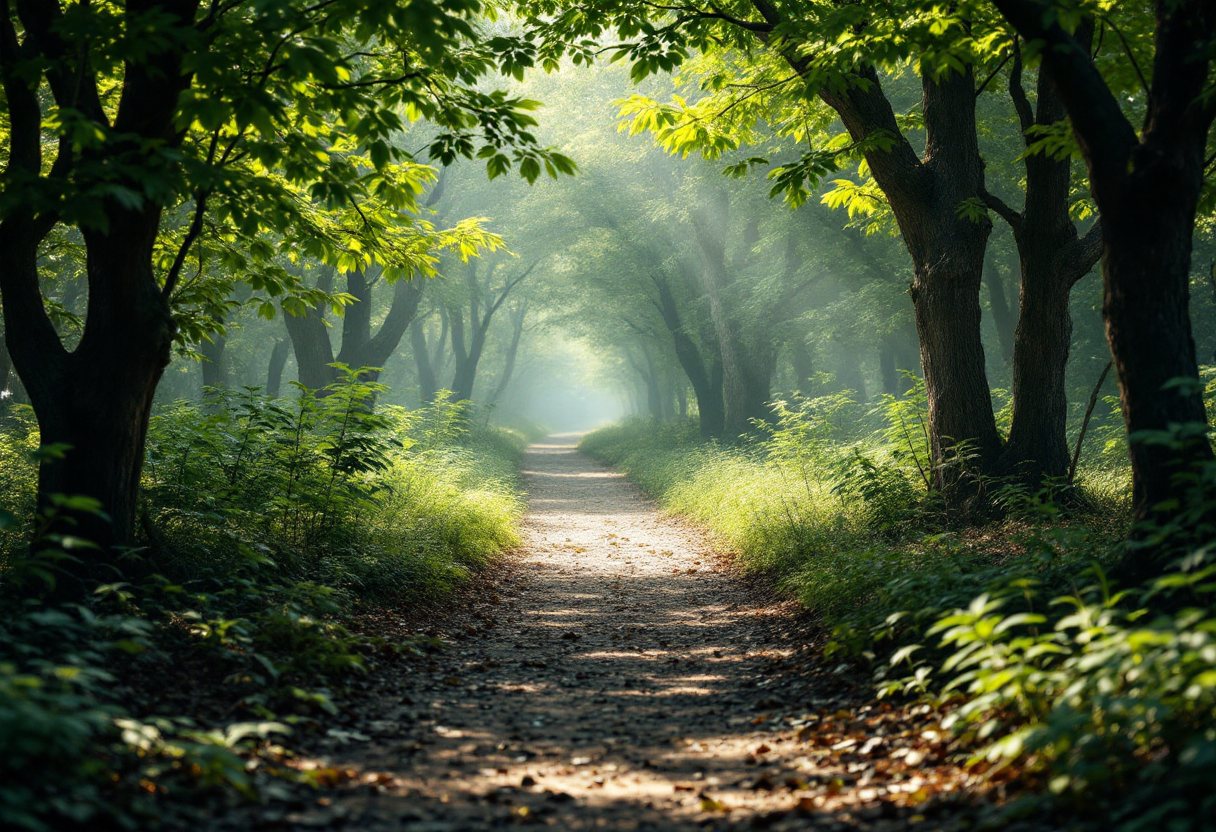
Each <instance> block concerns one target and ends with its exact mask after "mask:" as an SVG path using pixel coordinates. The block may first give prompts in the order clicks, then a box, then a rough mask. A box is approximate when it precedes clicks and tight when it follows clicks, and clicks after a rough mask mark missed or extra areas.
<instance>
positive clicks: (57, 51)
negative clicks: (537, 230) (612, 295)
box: [0, 0, 572, 574]
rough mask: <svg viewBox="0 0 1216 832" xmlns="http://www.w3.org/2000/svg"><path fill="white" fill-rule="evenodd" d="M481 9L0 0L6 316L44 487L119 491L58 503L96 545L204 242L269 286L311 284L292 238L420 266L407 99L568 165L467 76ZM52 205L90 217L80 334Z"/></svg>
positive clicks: (503, 165) (455, 146)
mask: <svg viewBox="0 0 1216 832" xmlns="http://www.w3.org/2000/svg"><path fill="white" fill-rule="evenodd" d="M478 10H479V6H478V5H477V4H475V3H456V4H448V5H445V6H443V7H440V6H436V5H432V4H426V3H424V4H422V5H419V4H416V3H414V4H410V5H409V8H408V9H407V8H406V6H405V5H404V4H399V3H391V2H390V3H369V2H366V1H365V0H338V2H328V3H320V4H300V3H295V2H290V1H289V0H271V2H259V3H247V2H235V3H227V4H222V5H215V4H212V5H206V4H200V3H198V2H197V0H172V2H151V0H137V1H136V2H129V3H126V4H121V5H118V6H115V5H106V4H89V3H80V4H67V5H64V4H61V3H59V2H58V1H57V0H21V1H20V2H17V3H12V4H10V3H5V4H4V5H3V7H2V8H0V84H2V86H3V93H4V104H5V108H6V111H7V116H8V120H7V125H6V126H7V133H6V135H5V137H4V138H5V148H4V154H3V155H4V160H5V165H4V171H3V174H2V176H0V185H2V189H3V197H2V198H0V250H3V251H4V252H5V257H4V259H3V262H0V296H2V298H3V312H4V316H5V339H6V343H7V345H8V349H9V353H10V355H11V357H12V361H13V366H14V368H15V369H16V371H17V373H18V374H19V375H20V377H21V379H22V381H23V383H24V385H25V389H26V390H27V391H28V393H29V397H30V400H31V402H32V404H33V407H34V411H35V413H36V415H37V417H38V422H39V426H40V429H41V435H42V440H43V442H44V443H46V444H48V445H53V446H56V447H58V448H59V449H60V450H62V451H63V456H62V458H61V459H55V460H54V461H53V462H52V461H49V460H51V458H52V457H51V456H48V457H47V459H48V462H46V463H44V464H43V466H42V469H41V471H40V481H39V494H40V498H41V500H42V503H43V505H44V506H45V505H47V501H48V500H49V497H50V495H52V494H70V495H79V496H84V497H91V498H94V499H95V500H97V501H98V504H99V505H100V506H101V507H103V508H104V511H105V512H106V514H105V515H100V514H96V513H92V512H83V513H79V514H78V515H76V516H73V517H70V518H64V526H63V529H62V530H68V531H70V533H71V534H73V535H75V536H78V537H84V538H88V539H91V540H93V541H95V542H97V543H99V544H101V546H102V549H101V550H100V551H101V552H102V553H103V554H99V555H95V556H91V559H92V560H93V561H95V562H96V561H102V562H104V561H108V560H109V555H108V554H104V553H105V551H106V549H107V548H108V547H109V546H110V545H111V544H130V543H133V542H134V540H133V530H134V517H135V503H136V496H137V492H138V488H139V478H140V471H141V468H142V463H143V449H144V442H145V436H146V432H147V424H148V414H149V409H150V407H151V404H152V398H153V394H154V392H155V390H156V387H157V383H158V382H159V380H160V377H161V374H162V373H163V371H164V369H165V366H166V364H167V363H168V361H169V356H170V350H171V347H172V345H173V343H174V341H175V339H176V338H178V337H179V334H180V333H181V332H182V331H183V329H181V328H179V324H180V323H181V321H180V320H179V319H178V318H177V317H176V316H177V314H178V312H179V310H180V309H181V306H182V304H185V303H189V302H191V298H194V299H198V298H197V295H195V294H194V293H195V292H196V291H197V289H198V286H200V285H207V284H206V282H205V281H204V282H203V283H202V284H196V283H195V282H194V281H193V279H190V278H188V277H187V276H188V275H189V274H192V271H191V269H194V268H195V259H196V258H197V263H198V265H197V268H198V270H199V272H200V273H202V272H204V271H205V270H206V268H207V262H206V259H205V258H204V255H203V252H204V251H206V252H207V253H208V257H209V258H211V259H213V260H214V261H216V262H220V263H222V265H223V267H224V269H223V270H224V272H225V274H226V275H227V276H228V277H229V279H233V276H234V275H235V276H237V277H239V278H241V279H244V280H247V281H248V282H249V283H250V285H251V286H252V287H253V289H254V290H255V291H257V292H260V293H262V294H263V295H264V296H273V295H283V294H288V293H291V292H293V291H294V290H295V289H296V285H295V284H294V282H293V281H292V279H291V276H290V273H288V272H286V271H285V270H283V269H282V268H281V267H279V266H277V265H276V262H275V257H276V256H277V255H278V254H279V253H280V252H279V250H278V249H281V250H282V251H284V252H286V257H287V258H288V259H292V260H294V259H298V258H300V257H309V258H313V259H316V260H320V261H323V262H326V263H329V264H330V265H333V266H335V267H337V268H339V269H341V270H342V271H344V272H350V271H357V270H359V269H361V268H367V267H369V266H371V265H372V264H373V263H379V264H380V265H381V267H382V268H384V270H385V272H386V274H388V275H389V276H396V275H407V274H410V273H414V272H418V271H424V270H425V269H426V266H427V263H428V262H429V254H428V252H429V251H430V250H431V249H432V248H433V247H434V246H435V245H436V244H437V241H436V240H435V239H434V237H433V236H432V234H431V229H429V228H427V227H426V226H425V225H422V224H419V223H416V222H410V221H408V220H406V219H404V215H403V211H406V210H408V209H409V208H410V207H411V206H412V205H413V204H414V199H415V193H416V191H417V190H418V189H417V185H418V182H419V180H420V179H425V177H426V176H428V175H429V172H428V170H427V169H425V168H421V167H419V166H417V165H411V164H410V162H409V160H408V157H407V156H406V155H405V154H404V153H403V152H401V151H399V150H397V149H395V148H394V146H393V143H392V141H393V136H394V134H395V133H396V132H397V131H399V130H400V129H401V126H402V120H401V115H400V113H401V111H402V110H403V109H404V108H406V107H408V108H410V109H411V111H412V112H414V113H416V114H417V115H419V116H421V117H427V118H431V119H433V120H434V121H435V122H437V123H439V124H441V125H442V127H441V128H440V133H439V134H438V135H437V136H436V137H435V139H434V140H433V141H432V143H431V148H430V151H429V152H430V156H431V157H432V158H435V159H438V160H440V161H442V162H445V163H446V162H449V161H451V160H453V159H454V158H456V157H457V156H461V155H467V156H471V155H473V154H474V153H475V152H477V151H478V149H479V147H480V148H483V149H484V150H485V152H484V154H483V155H484V156H486V157H487V163H488V167H489V169H490V172H491V173H492V174H498V173H502V172H504V171H506V170H507V169H509V168H510V167H512V165H516V166H518V168H519V170H520V172H521V173H522V174H523V175H524V176H525V177H527V178H529V179H534V178H535V177H536V176H537V175H539V174H540V173H541V172H542V171H543V170H548V171H549V172H550V173H551V174H552V175H557V174H558V173H559V172H562V171H565V172H569V171H571V170H572V166H571V164H570V162H569V160H567V159H566V158H565V157H563V156H561V155H560V154H555V153H552V152H550V151H547V150H545V149H543V148H541V147H539V146H538V145H537V144H536V141H535V138H534V137H533V136H532V135H531V134H530V133H529V132H528V129H527V128H528V127H529V126H530V125H531V124H533V123H534V122H533V120H532V119H531V117H530V116H528V115H527V114H526V112H525V110H526V109H527V108H528V107H530V106H531V104H530V103H529V102H526V101H522V100H520V99H516V98H511V97H510V96H506V95H502V94H492V93H489V92H485V91H483V90H480V89H475V88H474V87H473V86H472V84H473V83H475V79H476V77H477V76H478V75H480V74H482V73H483V72H485V71H486V70H488V69H489V68H490V67H491V66H493V65H494V63H495V56H494V54H492V53H491V52H490V51H488V50H487V49H485V48H484V47H483V46H482V45H481V44H480V43H479V42H478V41H477V40H476V36H475V34H476V33H475V31H474V28H473V26H472V24H471V22H470V20H471V18H473V17H474V16H475V15H476V14H477V13H478ZM403 60H404V64H405V65H406V66H407V67H408V70H407V71H405V72H403V71H402V65H403V63H402V62H403ZM59 226H64V227H70V228H73V229H75V230H76V231H77V232H79V235H80V238H81V239H82V241H83V249H84V252H85V259H86V260H87V267H86V273H87V280H88V287H89V292H88V312H87V316H86V319H85V322H84V329H83V333H82V335H81V337H80V341H79V344H78V345H77V346H76V347H75V348H74V349H72V350H71V351H69V350H68V349H67V348H66V347H65V346H64V343H63V341H62V340H61V339H60V337H59V335H58V334H57V332H56V330H55V327H54V326H53V323H52V321H51V319H50V318H49V317H48V313H47V309H46V307H45V306H44V303H43V297H42V294H41V288H40V283H39V278H40V274H39V255H40V246H41V245H42V243H43V241H44V240H46V239H47V237H48V235H49V234H50V233H51V232H52V230H53V229H55V228H56V227H59ZM272 241H273V242H272ZM188 266H189V268H188ZM221 283H222V282H221ZM213 288H214V291H215V292H217V293H222V292H223V287H222V285H216V286H214V287H213ZM267 303H268V301H267ZM191 334H197V333H191ZM82 571H83V573H87V574H97V572H96V570H95V569H94V567H93V566H92V565H85V566H84V567H82Z"/></svg>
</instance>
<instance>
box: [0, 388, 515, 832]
mask: <svg viewBox="0 0 1216 832" xmlns="http://www.w3.org/2000/svg"><path fill="white" fill-rule="evenodd" d="M383 392H384V389H383V386H382V385H377V384H374V383H368V382H365V381H361V380H360V379H359V373H358V372H356V371H349V370H348V371H345V373H344V377H343V378H342V379H340V380H339V381H338V382H335V383H334V384H333V385H331V386H330V387H329V388H326V389H324V390H321V391H309V390H306V389H298V390H294V391H293V393H294V395H293V396H290V397H285V398H282V399H272V398H270V397H268V396H266V395H264V394H262V393H261V392H259V391H257V390H256V389H246V390H241V391H235V392H223V393H220V392H216V393H214V394H212V395H210V396H209V397H207V398H206V399H205V400H204V401H203V402H201V403H200V402H193V403H191V402H176V403H170V404H167V405H165V406H164V407H162V408H161V409H159V411H158V412H157V413H156V414H155V415H154V416H153V420H152V427H151V432H150V438H149V464H148V466H147V468H146V469H145V483H144V492H143V493H144V497H143V504H142V509H141V516H142V526H143V529H144V531H145V534H146V538H145V539H144V540H143V541H142V544H143V545H141V546H140V547H138V548H136V549H133V550H131V551H130V552H129V553H128V555H127V557H126V558H125V559H124V560H123V561H122V562H121V563H120V564H119V565H118V566H119V567H120V568H121V569H122V574H121V575H117V574H116V576H115V581H114V582H112V583H109V584H102V585H100V586H98V587H97V588H96V589H95V590H94V592H93V597H92V598H91V599H89V600H87V601H85V602H83V603H75V604H60V603H55V601H54V593H53V590H52V592H51V594H50V595H49V596H47V600H45V601H43V602H37V601H33V600H26V601H25V602H24V603H22V602H21V601H20V600H18V599H19V597H20V595H22V594H25V595H26V597H27V598H28V597H30V595H31V593H32V592H36V590H38V589H39V588H43V589H45V588H47V587H46V586H43V585H44V584H48V583H51V582H54V581H57V580H62V579H63V578H64V573H63V572H62V570H61V569H60V568H59V563H60V562H62V559H64V558H67V557H71V553H72V552H73V551H74V548H75V546H78V545H83V544H81V543H79V542H73V541H71V540H68V539H65V538H62V537H60V538H55V537H53V536H52V535H50V534H44V535H42V537H41V538H39V539H38V541H39V542H38V543H37V545H36V547H35V551H34V553H33V554H32V555H31V554H27V551H28V550H27V549H26V548H25V547H24V546H23V545H22V543H23V540H25V539H28V534H29V529H28V527H26V528H22V527H23V526H26V525H27V524H28V523H29V522H33V523H35V524H39V525H41V526H45V527H49V523H48V522H47V520H46V519H45V518H42V517H39V518H36V519H33V520H32V521H31V520H28V519H27V518H29V517H30V512H29V510H30V509H31V508H32V505H33V504H32V493H31V491H30V489H31V487H32V485H33V465H34V460H33V458H32V455H31V453H30V452H31V450H32V449H35V448H37V447H38V440H37V436H36V433H35V431H34V429H33V428H32V426H30V425H29V424H28V423H26V422H25V421H23V416H22V412H21V411H20V410H18V411H17V412H16V413H14V414H13V415H11V416H10V417H9V418H10V419H12V420H15V424H19V425H24V427H25V430H26V433H24V434H23V433H22V430H21V429H18V428H13V429H11V430H9V431H8V432H7V433H6V437H8V442H7V443H6V444H5V445H4V454H5V458H6V462H8V463H9V465H8V466H6V468H5V471H6V476H7V477H8V478H9V480H8V482H7V483H6V484H7V485H8V487H9V488H8V490H6V492H5V493H6V494H10V495H14V496H16V497H17V498H18V502H19V503H23V504H24V508H25V509H26V511H25V513H24V514H21V513H18V512H10V513H8V514H6V515H4V520H5V534H6V535H7V537H6V540H5V543H6V548H5V550H4V553H5V554H4V557H5V559H6V568H5V570H4V585H3V589H4V592H5V595H6V598H7V599H8V600H7V601H6V606H5V613H4V616H3V624H2V626H3V630H4V639H3V641H4V646H3V648H0V649H2V651H3V654H2V656H3V657H2V659H0V687H2V688H3V696H2V697H0V748H2V749H3V759H4V763H3V766H4V777H3V779H4V786H3V787H2V789H3V794H2V795H0V797H2V798H3V799H0V821H3V823H4V824H5V825H6V826H12V827H14V828H21V829H53V828H59V826H60V825H61V824H65V823H68V822H74V823H79V824H82V825H96V824H106V823H118V824H119V825H128V824H132V823H137V822H144V821H151V820H153V819H154V818H155V817H156V816H157V815H158V814H159V813H161V812H163V811H164V810H163V806H162V804H163V800H159V801H158V800H157V799H156V798H157V797H158V796H161V797H163V796H164V795H166V794H173V795H174V796H175V798H177V799H176V800H175V802H174V807H175V811H182V810H183V809H184V808H185V807H187V806H188V805H189V801H188V800H187V801H186V802H184V803H183V802H181V801H182V799H183V796H184V795H189V794H200V793H205V791H206V789H207V788H208V787H216V786H224V787H226V788H227V789H228V790H229V791H231V792H234V793H236V794H245V795H249V794H252V793H253V789H254V785H255V779H257V778H255V777H254V775H253V774H251V771H252V769H250V768H249V767H248V766H247V763H248V760H249V759H250V758H249V755H250V754H255V756H256V751H257V750H258V749H259V748H260V749H261V750H262V751H263V752H265V751H266V750H267V749H270V751H269V753H268V761H269V764H270V767H271V768H275V765H274V763H275V760H276V759H281V755H282V753H283V752H282V750H281V749H282V747H283V745H284V744H290V737H291V735H292V734H293V733H296V732H299V731H304V732H309V731H311V732H317V731H320V732H322V733H324V731H326V730H327V727H326V726H327V719H328V718H329V716H330V715H332V714H334V713H336V704H335V703H336V702H338V701H340V698H341V695H342V693H343V691H344V690H346V689H347V688H348V686H349V685H351V684H352V683H354V682H355V681H357V680H358V679H359V678H360V677H361V676H363V675H365V674H366V673H367V672H368V671H369V670H370V669H371V668H373V667H375V666H376V665H377V663H380V662H383V661H391V660H392V657H393V656H395V655H398V654H402V653H416V652H418V651H419V650H421V649H424V648H425V647H426V646H427V645H426V639H425V638H423V639H421V640H420V641H414V642H411V641H404V642H403V641H400V640H398V641H391V640H386V639H385V638H383V637H381V636H380V635H378V634H376V633H368V632H362V631H359V630H358V629H357V628H356V629H352V621H354V620H355V619H353V618H352V615H354V614H355V613H359V612H364V611H367V610H374V609H376V608H377V607H378V606H385V605H407V606H408V605H410V604H413V603H418V602H420V601H423V600H426V601H431V602H434V601H436V600H441V599H442V598H443V597H445V596H446V595H447V593H449V592H450V591H451V590H452V589H453V588H454V587H456V586H459V585H460V584H462V583H463V582H465V581H467V580H468V579H469V577H470V576H471V575H473V574H474V573H475V572H476V571H477V570H478V569H479V568H480V567H483V566H484V565H486V564H487V563H489V562H490V561H492V560H493V559H494V558H495V557H497V556H498V555H499V554H500V553H501V552H502V551H503V550H504V549H506V548H508V547H510V546H512V545H514V544H515V543H516V542H517V536H516V524H517V521H518V519H519V516H520V513H521V510H522V504H521V501H520V498H519V486H518V479H517V470H518V461H519V455H520V453H521V451H522V447H523V440H522V437H521V436H519V435H517V434H511V433H508V432H505V431H503V430H500V429H495V428H486V427H484V426H481V425H479V424H477V423H475V422H474V421H472V420H471V418H470V416H471V414H470V412H469V405H468V403H467V402H465V403H456V402H452V401H449V400H447V399H446V398H442V397H441V398H440V399H438V400H437V401H435V402H434V403H433V404H430V405H428V406H427V407H425V408H421V409H416V410H406V409H405V408H402V407H384V408H381V409H377V410H372V409H369V408H368V401H369V399H370V397H372V396H375V395H377V394H381V393H383ZM80 507H83V508H86V509H87V508H88V506H83V504H82V505H81V506H77V508H80ZM94 510H100V509H96V508H94ZM183 687H184V688H185V689H186V690H192V691H193V692H192V693H191V695H190V696H184V695H183V690H182V688H183ZM276 755H277V757H276ZM280 768H281V767H280ZM281 773H282V774H283V776H287V775H289V774H290V772H289V771H288V770H287V769H281ZM292 776H295V775H292ZM262 779H265V778H262Z"/></svg>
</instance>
